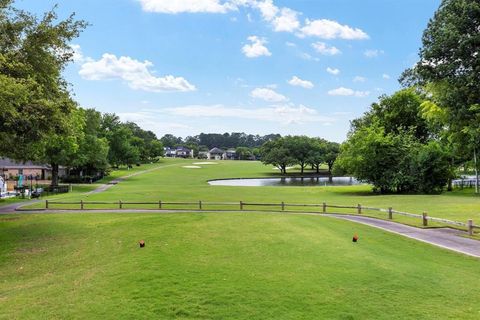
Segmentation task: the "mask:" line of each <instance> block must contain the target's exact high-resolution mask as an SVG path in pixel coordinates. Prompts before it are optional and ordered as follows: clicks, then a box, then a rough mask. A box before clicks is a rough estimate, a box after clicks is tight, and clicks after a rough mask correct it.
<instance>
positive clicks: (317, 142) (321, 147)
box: [307, 138, 328, 173]
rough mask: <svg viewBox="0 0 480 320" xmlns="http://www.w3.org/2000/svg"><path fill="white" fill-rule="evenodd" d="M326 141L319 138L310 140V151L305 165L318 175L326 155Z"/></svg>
mask: <svg viewBox="0 0 480 320" xmlns="http://www.w3.org/2000/svg"><path fill="white" fill-rule="evenodd" d="M327 143H328V142H327V141H326V140H324V139H321V138H311V145H310V151H309V153H308V159H307V163H308V164H309V165H311V166H312V168H313V169H315V170H316V172H317V173H320V166H321V165H322V163H324V162H325V155H326V153H327Z"/></svg>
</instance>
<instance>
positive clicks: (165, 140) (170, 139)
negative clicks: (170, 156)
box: [160, 134, 183, 148]
mask: <svg viewBox="0 0 480 320" xmlns="http://www.w3.org/2000/svg"><path fill="white" fill-rule="evenodd" d="M160 142H161V143H162V144H163V146H164V147H168V148H174V147H176V146H178V145H181V144H182V143H183V139H182V138H181V137H175V136H174V135H172V134H166V135H164V136H163V137H161V138H160Z"/></svg>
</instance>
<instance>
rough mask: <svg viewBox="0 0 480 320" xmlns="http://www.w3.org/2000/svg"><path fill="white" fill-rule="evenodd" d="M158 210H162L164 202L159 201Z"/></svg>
mask: <svg viewBox="0 0 480 320" xmlns="http://www.w3.org/2000/svg"><path fill="white" fill-rule="evenodd" d="M158 209H162V200H158Z"/></svg>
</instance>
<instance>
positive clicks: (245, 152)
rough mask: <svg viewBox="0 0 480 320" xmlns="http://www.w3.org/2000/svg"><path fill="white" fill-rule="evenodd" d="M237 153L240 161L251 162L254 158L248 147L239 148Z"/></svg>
mask: <svg viewBox="0 0 480 320" xmlns="http://www.w3.org/2000/svg"><path fill="white" fill-rule="evenodd" d="M235 153H236V155H237V157H238V160H249V159H250V158H251V156H252V152H251V151H250V149H249V148H247V147H237V148H236V149H235Z"/></svg>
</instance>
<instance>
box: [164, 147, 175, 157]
mask: <svg viewBox="0 0 480 320" xmlns="http://www.w3.org/2000/svg"><path fill="white" fill-rule="evenodd" d="M163 151H164V154H165V157H167V158H175V156H176V150H175V149H170V148H169V147H165V148H163Z"/></svg>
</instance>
